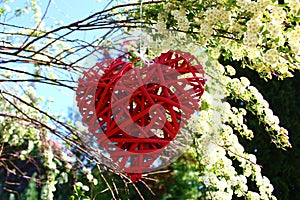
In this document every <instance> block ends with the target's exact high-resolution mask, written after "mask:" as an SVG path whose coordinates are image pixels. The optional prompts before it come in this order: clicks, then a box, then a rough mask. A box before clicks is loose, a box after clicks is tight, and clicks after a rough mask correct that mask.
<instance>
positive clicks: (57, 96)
mask: <svg viewBox="0 0 300 200" xmlns="http://www.w3.org/2000/svg"><path fill="white" fill-rule="evenodd" d="M105 2H108V1H105ZM38 4H39V5H40V6H41V8H42V9H41V12H42V14H44V12H45V10H46V7H47V4H48V0H40V1H39V3H38ZM7 5H8V6H9V7H10V8H11V10H12V11H13V10H15V8H22V7H24V6H25V5H26V1H19V0H15V1H13V2H10V3H8V4H7ZM104 6H105V4H104V3H100V2H98V1H97V0H85V1H83V0H52V1H51V4H50V6H49V8H48V12H47V14H46V17H45V19H44V22H45V26H46V27H50V26H51V25H52V24H54V23H57V22H59V23H63V24H69V23H72V22H76V21H78V20H80V19H83V18H85V17H88V16H89V15H91V14H93V13H95V12H98V11H101V10H102V9H103V7H104ZM11 15H13V13H11ZM9 16H10V15H7V18H6V19H10V17H9ZM7 23H10V24H15V25H22V26H25V27H33V26H34V18H33V16H32V13H29V14H27V15H23V16H21V17H14V18H11V19H10V20H8V21H7ZM100 36H101V33H98V34H95V32H93V33H92V34H88V33H87V32H78V33H75V34H73V35H72V38H76V39H81V40H90V39H95V37H100ZM59 73H60V72H56V74H57V75H58V76H59V77H58V78H61V79H64V77H60V76H61V75H59ZM35 87H36V89H37V91H36V92H37V94H38V95H39V96H43V97H45V99H49V98H53V99H54V103H50V104H49V105H50V111H51V112H53V113H58V114H59V115H60V114H62V113H65V115H66V114H67V111H68V107H73V106H74V104H75V102H74V101H75V100H74V98H75V94H74V92H72V91H71V90H70V89H65V88H62V87H53V86H51V85H46V84H35Z"/></svg>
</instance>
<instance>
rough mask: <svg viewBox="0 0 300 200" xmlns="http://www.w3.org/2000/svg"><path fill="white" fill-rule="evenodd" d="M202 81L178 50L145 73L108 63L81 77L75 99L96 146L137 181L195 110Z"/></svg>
mask: <svg viewBox="0 0 300 200" xmlns="http://www.w3.org/2000/svg"><path fill="white" fill-rule="evenodd" d="M188 74H189V76H188V77H184V78H183V77H180V75H181V76H182V75H188ZM203 76H204V70H203V68H202V66H201V65H200V63H199V62H198V61H197V60H196V58H195V57H194V56H192V55H191V54H190V53H186V52H181V51H168V52H167V53H162V54H161V55H160V56H158V57H156V58H154V59H153V62H152V63H151V64H148V65H146V66H144V67H143V68H138V67H134V62H126V61H123V60H122V58H118V59H116V60H112V61H108V60H106V61H103V62H98V63H96V65H95V66H94V67H92V68H91V69H89V70H88V71H87V72H84V76H83V78H80V79H79V81H78V82H79V83H78V88H77V92H76V95H77V96H76V100H77V103H78V107H79V111H80V113H81V115H82V120H83V122H84V123H86V124H87V125H88V127H89V131H90V132H91V133H92V134H93V135H94V136H96V138H97V142H98V144H99V145H100V146H101V147H103V148H105V150H106V151H107V152H108V153H109V154H110V157H111V158H112V160H113V161H114V162H116V163H117V164H118V166H119V167H120V168H121V169H124V170H126V172H128V174H130V176H131V179H132V180H133V181H134V182H136V181H137V179H140V178H141V173H142V172H145V171H148V170H150V168H151V165H153V163H154V161H155V160H156V159H157V157H158V156H160V154H161V153H162V151H163V150H164V148H165V147H166V146H168V145H169V143H170V142H171V141H172V140H174V138H175V137H176V134H177V133H178V131H179V129H180V127H182V126H183V124H184V123H186V122H187V120H188V119H189V118H190V116H191V114H192V113H193V112H194V111H195V109H198V103H199V101H200V97H201V95H202V94H203V92H204V84H205V80H204V78H203ZM188 86H190V88H187V87H188ZM155 106H156V109H153V108H155ZM151 109H152V111H153V112H152V116H151V112H150V111H151ZM153 130H160V134H155V133H154V132H155V131H153ZM126 165H127V167H126ZM128 165H129V167H128ZM129 168H130V170H129Z"/></svg>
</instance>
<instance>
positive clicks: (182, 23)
mask: <svg viewBox="0 0 300 200" xmlns="http://www.w3.org/2000/svg"><path fill="white" fill-rule="evenodd" d="M171 14H172V15H173V17H174V19H175V20H176V21H177V25H178V29H179V30H182V31H188V30H189V24H190V22H189V20H188V19H187V18H186V14H185V10H184V9H181V10H172V11H171Z"/></svg>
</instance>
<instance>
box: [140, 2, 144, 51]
mask: <svg viewBox="0 0 300 200" xmlns="http://www.w3.org/2000/svg"><path fill="white" fill-rule="evenodd" d="M142 19H143V0H141V4H140V22H141V23H140V56H141V57H142V34H143V31H142V26H143V23H142Z"/></svg>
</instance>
